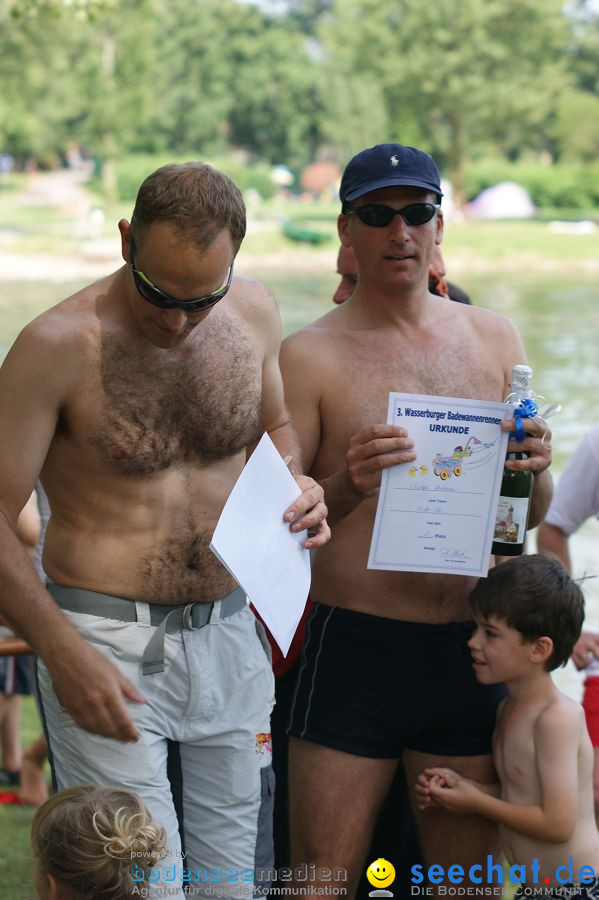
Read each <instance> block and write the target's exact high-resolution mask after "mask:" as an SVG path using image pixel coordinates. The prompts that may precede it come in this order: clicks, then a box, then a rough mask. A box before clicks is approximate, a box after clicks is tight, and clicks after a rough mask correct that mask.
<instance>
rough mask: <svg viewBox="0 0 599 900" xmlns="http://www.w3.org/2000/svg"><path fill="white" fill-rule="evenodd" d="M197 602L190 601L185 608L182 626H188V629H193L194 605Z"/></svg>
mask: <svg viewBox="0 0 599 900" xmlns="http://www.w3.org/2000/svg"><path fill="white" fill-rule="evenodd" d="M194 605H195V604H193V603H188V604H187V606H186V607H185V609H184V610H183V617H182V620H181V627H182V628H186V629H187V630H188V631H191V630H192V629H193V607H194Z"/></svg>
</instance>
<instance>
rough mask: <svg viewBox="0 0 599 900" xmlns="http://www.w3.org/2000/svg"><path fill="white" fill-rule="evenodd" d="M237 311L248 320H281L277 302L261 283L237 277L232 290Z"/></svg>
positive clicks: (231, 294) (240, 276)
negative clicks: (256, 318)
mask: <svg viewBox="0 0 599 900" xmlns="http://www.w3.org/2000/svg"><path fill="white" fill-rule="evenodd" d="M230 296H231V300H232V301H233V305H234V307H235V309H236V311H238V312H240V313H241V314H242V315H245V316H247V317H248V318H255V317H259V318H266V319H268V318H272V317H273V316H274V317H276V318H279V308H278V306H277V301H276V300H275V298H274V295H273V294H272V292H271V291H269V289H268V288H267V287H266V286H265V285H263V284H262V283H261V282H260V281H255V280H254V279H253V278H246V277H245V276H243V275H236V276H235V278H234V280H233V284H232V286H231V290H230ZM221 302H222V301H221Z"/></svg>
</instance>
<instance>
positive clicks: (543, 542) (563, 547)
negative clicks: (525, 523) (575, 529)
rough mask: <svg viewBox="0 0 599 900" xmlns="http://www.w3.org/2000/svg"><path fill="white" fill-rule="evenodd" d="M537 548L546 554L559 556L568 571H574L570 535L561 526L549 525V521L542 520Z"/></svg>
mask: <svg viewBox="0 0 599 900" xmlns="http://www.w3.org/2000/svg"><path fill="white" fill-rule="evenodd" d="M537 548H538V551H539V553H543V554H544V555H545V556H557V558H558V559H559V561H560V562H561V563H562V565H563V566H565V568H566V569H567V570H568V572H570V573H571V572H572V560H571V559H570V548H569V546H568V537H567V535H565V534H564V532H563V531H562V530H561V528H558V527H557V526H556V525H549V523H548V522H541V524H540V525H539V531H538V534H537Z"/></svg>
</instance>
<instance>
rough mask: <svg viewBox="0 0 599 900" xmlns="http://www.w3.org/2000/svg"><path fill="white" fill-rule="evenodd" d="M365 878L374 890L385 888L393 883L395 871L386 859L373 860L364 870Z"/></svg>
mask: <svg viewBox="0 0 599 900" xmlns="http://www.w3.org/2000/svg"><path fill="white" fill-rule="evenodd" d="M366 877H367V879H368V881H369V882H370V883H371V885H372V886H373V887H375V888H386V887H388V886H389V885H390V884H392V883H393V882H394V881H395V869H394V867H393V866H392V865H391V863H390V862H389V861H388V860H386V859H380V858H379V859H375V861H374V862H371V863H370V865H369V866H368V868H367V869H366Z"/></svg>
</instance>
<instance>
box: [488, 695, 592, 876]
mask: <svg viewBox="0 0 599 900" xmlns="http://www.w3.org/2000/svg"><path fill="white" fill-rule="evenodd" d="M552 705H553V709H552V710H550V706H552ZM556 706H557V709H556ZM548 712H552V713H554V714H555V713H558V714H562V715H563V716H564V718H566V716H565V714H566V713H568V715H567V718H566V721H567V722H568V723H571V722H572V721H573V722H574V723H575V727H577V728H578V731H577V736H578V751H577V770H578V784H577V803H578V810H577V816H576V825H575V828H574V831H573V833H572V836H571V838H570V840H568V841H566V842H564V843H550V842H547V841H544V842H540V841H538V840H536V839H533V838H529V837H526V836H524V835H522V834H518V833H517V832H515V831H513V830H512V829H510V828H507V827H505V826H503V825H500V832H501V840H502V845H503V850H504V852H505V855H506V857H507V859H508V861H509V862H510V864H517V865H521V866H526V876H527V882H528V883H532V873H531V869H530V866H531V864H532V862H533V860H535V859H537V860H538V861H539V866H540V869H539V876H538V883H539V885H541V886H546V882H545V878H550V884H552V885H556V884H558V883H559V882H558V881H557V880H556V877H555V873H556V870H557V869H558V867H559V866H566V867H567V866H568V858H569V857H570V856H572V858H573V859H572V872H573V880H574V882H577V881H578V872H579V871H580V868H581V867H582V866H591V867H592V868H593V870H594V872H595V873H597V872H598V870H599V838H598V836H597V828H596V825H595V814H594V807H593V748H592V746H591V742H590V739H589V736H588V733H587V730H586V725H585V721H584V715H583V712H582V709H581V708H580V706H579V705H578V704H577V703H575V702H574V701H573V700H571V699H570V698H568V697H565V696H564V695H563V694H561V693H560V692H559V691H557V689H555V691H554V696H553V697H552V698H550V699H548V698H543V699H541V700H539V701H538V702H537V703H518V702H517V701H516V700H514V699H512V698H509V697H508V698H507V699H506V700H505V701H503V704H502V706H501V707H500V710H499V713H498V718H497V727H496V729H495V735H494V739H493V760H494V763H495V767H496V769H497V774H498V777H499V781H500V784H501V793H500V797H501V799H502V800H505V801H507V802H509V803H514V804H518V805H522V806H526V805H531V806H536V805H540V804H541V803H542V800H543V797H542V790H541V782H540V779H539V772H538V765H537V761H538V757H539V749H538V747H536V746H535V744H536V740H538V738H536V735H535V732H536V730H538V723H539V719H540V717H541V716H543V715H544V714H547V713H548ZM563 776H564V773H563V772H562V771H560V770H559V769H558V770H556V771H555V772H553V773H552V777H553V778H555V779H560V777H562V778H563ZM560 876H561V877H562V878H565V877H566V876H567V871H566V870H565V869H564V870H561V871H560ZM547 884H549V883H547Z"/></svg>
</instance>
